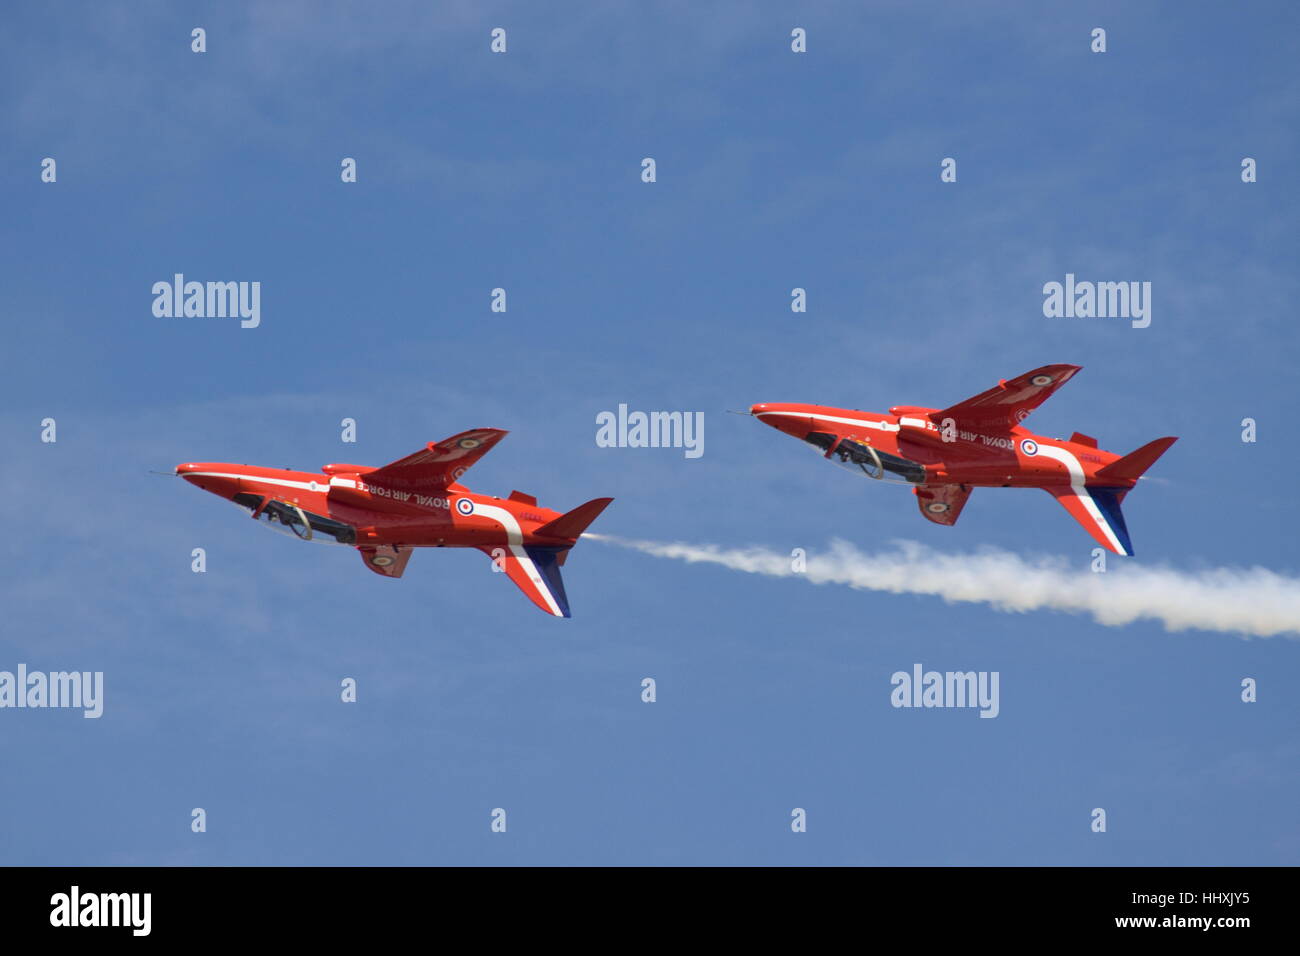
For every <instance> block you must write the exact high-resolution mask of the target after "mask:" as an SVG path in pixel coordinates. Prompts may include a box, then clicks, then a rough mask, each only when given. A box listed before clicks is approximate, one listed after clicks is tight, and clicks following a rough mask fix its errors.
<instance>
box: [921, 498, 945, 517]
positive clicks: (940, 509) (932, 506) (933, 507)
mask: <svg viewBox="0 0 1300 956" xmlns="http://www.w3.org/2000/svg"><path fill="white" fill-rule="evenodd" d="M925 510H926V511H928V512H930V514H932V515H941V514H943V513H944V512H945V511H947V510H948V503H947V502H945V501H932V502H930V503H929V504H928V505H926V506H925Z"/></svg>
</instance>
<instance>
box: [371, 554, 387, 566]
mask: <svg viewBox="0 0 1300 956" xmlns="http://www.w3.org/2000/svg"><path fill="white" fill-rule="evenodd" d="M370 563H371V564H373V565H374V566H375V567H377V568H386V567H388V566H389V565H390V564H392V563H393V559H392V558H390V557H389V556H388V555H386V554H377V555H375V556H374V557H373V558H371V559H370Z"/></svg>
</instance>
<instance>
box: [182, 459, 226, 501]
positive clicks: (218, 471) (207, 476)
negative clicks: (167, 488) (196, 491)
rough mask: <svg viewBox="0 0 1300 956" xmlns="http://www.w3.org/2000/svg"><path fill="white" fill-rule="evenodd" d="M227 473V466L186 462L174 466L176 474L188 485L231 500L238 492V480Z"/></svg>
mask: <svg viewBox="0 0 1300 956" xmlns="http://www.w3.org/2000/svg"><path fill="white" fill-rule="evenodd" d="M229 471H230V467H229V466H223V465H220V464H215V463H213V462H203V461H200V462H192V461H187V462H184V463H182V464H179V465H177V466H176V474H178V475H180V476H181V477H182V478H184V479H185V480H186V481H188V482H189V483H190V484H192V485H194V486H195V487H196V488H202V489H203V490H204V491H210V492H212V493H213V494H214V495H220V496H221V497H222V498H232V497H234V495H235V494H236V493H238V491H239V479H238V477H237V476H236V475H234V474H228V472H229Z"/></svg>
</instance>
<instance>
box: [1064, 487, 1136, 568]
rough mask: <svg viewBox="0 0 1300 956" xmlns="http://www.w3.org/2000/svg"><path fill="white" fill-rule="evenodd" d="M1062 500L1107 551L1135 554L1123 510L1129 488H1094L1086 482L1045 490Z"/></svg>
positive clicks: (1073, 515) (1073, 516)
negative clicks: (1123, 502) (1121, 505)
mask: <svg viewBox="0 0 1300 956" xmlns="http://www.w3.org/2000/svg"><path fill="white" fill-rule="evenodd" d="M1045 490H1046V491H1047V492H1049V493H1050V494H1051V495H1052V497H1053V498H1055V499H1056V500H1057V501H1059V502H1060V503H1061V505H1062V507H1064V508H1065V510H1066V511H1068V512H1070V516H1071V517H1072V518H1074V520H1075V521H1077V522H1079V524H1081V525H1083V528H1084V530H1085V531H1087V532H1088V534H1090V535H1092V536H1093V538H1094V539H1095V540H1096V542H1097V543H1098V544H1099V545H1101V546H1102V547H1103V548H1105V549H1106V550H1107V551H1114V552H1115V553H1116V554H1123V555H1126V556H1127V555H1131V554H1132V553H1133V543H1132V542H1131V541H1130V540H1129V537H1128V528H1127V527H1126V526H1125V524H1124V515H1123V513H1122V512H1121V511H1120V510H1119V505H1120V502H1121V501H1123V500H1124V495H1125V494H1126V493H1127V492H1128V489H1127V488H1090V487H1087V486H1086V485H1055V486H1048V487H1047V488H1046V489H1045Z"/></svg>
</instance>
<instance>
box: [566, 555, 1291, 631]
mask: <svg viewBox="0 0 1300 956" xmlns="http://www.w3.org/2000/svg"><path fill="white" fill-rule="evenodd" d="M583 537H587V538H594V539H596V540H598V541H605V542H607V543H610V544H615V545H619V546H620V547H625V548H631V549H633V550H635V551H640V552H642V553H643V554H650V555H654V556H655V557H660V558H677V559H679V560H682V561H686V562H689V563H692V564H694V563H698V562H704V563H707V564H720V565H722V566H723V567H727V568H731V569H732V570H735V571H745V572H747V573H749V574H763V575H767V576H769V577H778V578H790V577H802V578H807V579H808V580H809V581H811V582H813V583H814V584H846V585H848V586H849V587H851V588H864V589H867V590H871V591H888V592H890V593H892V594H930V595H934V596H936V597H940V598H943V599H944V600H945V601H949V602H953V601H968V602H974V603H980V604H988V605H991V606H992V607H994V608H996V609H997V610H999V611H1006V612H1019V613H1024V612H1026V611H1035V610H1043V609H1046V610H1053V611H1066V612H1070V613H1076V614H1090V615H1092V617H1093V619H1094V620H1096V621H1097V622H1098V623H1099V624H1104V625H1106V626H1108V627H1116V626H1119V625H1123V624H1129V623H1131V622H1133V621H1137V620H1141V619H1144V618H1145V619H1151V620H1156V621H1160V622H1161V623H1162V624H1164V626H1165V630H1167V631H1182V630H1187V629H1189V628H1195V629H1198V630H1203V631H1224V632H1228V633H1233V634H1243V635H1253V636H1255V637H1272V636H1274V635H1278V634H1288V635H1292V636H1300V578H1294V577H1288V576H1286V575H1282V574H1277V573H1276V572H1273V571H1270V570H1268V569H1267V568H1260V567H1254V568H1212V569H1208V570H1204V571H1180V570H1178V569H1176V568H1168V567H1147V566H1145V565H1140V564H1129V565H1127V566H1121V567H1118V568H1116V567H1114V566H1112V569H1111V570H1110V571H1108V572H1107V573H1105V574H1094V573H1093V572H1091V571H1090V570H1084V569H1079V568H1071V567H1069V566H1068V565H1067V564H1066V562H1065V561H1064V560H1062V559H1060V558H1049V557H1044V558H1036V559H1032V560H1027V559H1025V558H1021V557H1020V556H1019V555H1016V554H1012V553H1010V552H1008V551H999V550H983V551H978V552H975V553H972V554H944V553H942V552H939V551H933V550H931V549H929V548H927V547H925V546H924V545H920V544H917V543H915V542H912V541H899V542H896V543H895V550H894V551H892V552H882V553H878V554H865V553H863V552H862V551H859V550H858V549H857V548H856V547H854V546H853V545H852V544H850V543H848V542H847V541H841V540H835V541H832V542H831V546H830V550H829V551H828V552H826V553H825V554H809V555H808V556H807V559H806V562H807V567H806V569H805V570H804V571H796V570H794V568H793V566H792V565H793V561H792V558H791V556H790V555H789V554H783V553H781V552H779V551H773V550H770V549H768V548H760V547H752V548H720V547H718V546H717V545H693V544H681V543H673V544H668V543H664V542H657V541H636V540H630V539H626V538H616V537H611V536H609V535H595V534H587V535H584V536H583Z"/></svg>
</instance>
